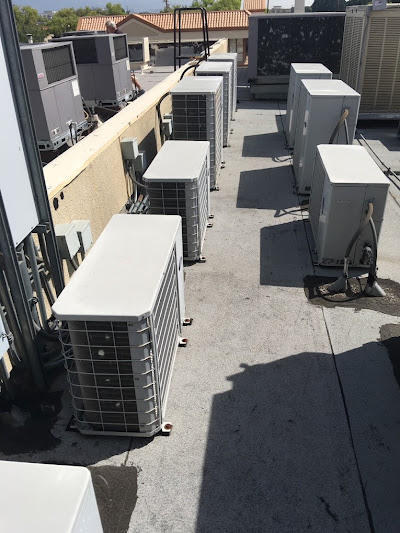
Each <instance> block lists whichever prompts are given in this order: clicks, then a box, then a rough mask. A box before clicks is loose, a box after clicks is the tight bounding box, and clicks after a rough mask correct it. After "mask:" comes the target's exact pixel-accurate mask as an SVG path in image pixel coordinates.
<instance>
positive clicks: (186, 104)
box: [171, 76, 223, 190]
mask: <svg viewBox="0 0 400 533" xmlns="http://www.w3.org/2000/svg"><path fill="white" fill-rule="evenodd" d="M222 83H223V78H222V76H213V77H211V76H207V77H205V76H195V77H193V76H190V77H187V78H183V80H182V81H180V82H179V83H178V84H177V85H175V87H174V88H173V89H172V90H171V96H172V113H173V121H174V129H173V136H174V139H175V140H178V141H179V140H181V141H183V140H185V141H209V143H210V189H211V190H214V189H216V188H217V184H218V177H219V173H220V170H221V163H222V143H223V108H222V103H223V87H222ZM177 164H178V162H177Z"/></svg>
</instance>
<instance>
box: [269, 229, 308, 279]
mask: <svg viewBox="0 0 400 533" xmlns="http://www.w3.org/2000/svg"><path fill="white" fill-rule="evenodd" d="M312 272H313V269H312V261H311V256H310V252H309V249H308V243H307V237H306V232H305V228H304V224H303V221H302V220H295V221H292V222H288V223H283V224H276V225H273V226H266V227H264V228H261V231H260V284H261V285H272V286H278V287H303V285H304V282H303V279H304V278H305V276H306V275H307V274H312Z"/></svg>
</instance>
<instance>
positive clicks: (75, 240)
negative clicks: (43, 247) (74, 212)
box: [54, 223, 81, 260]
mask: <svg viewBox="0 0 400 533" xmlns="http://www.w3.org/2000/svg"><path fill="white" fill-rule="evenodd" d="M54 229H55V233H56V240H57V246H58V251H59V252H60V257H61V259H67V260H70V259H73V258H74V257H75V256H76V254H77V253H78V252H79V249H80V247H81V243H80V242H79V237H78V233H77V231H76V227H75V224H73V223H71V224H57V226H55V228H54Z"/></svg>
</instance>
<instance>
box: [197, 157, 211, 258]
mask: <svg viewBox="0 0 400 533" xmlns="http://www.w3.org/2000/svg"><path fill="white" fill-rule="evenodd" d="M208 172H209V171H208V160H207V158H206V159H205V160H204V163H203V167H202V169H201V172H200V176H199V179H198V180H197V186H198V192H197V194H198V204H199V237H200V250H199V251H200V252H201V251H202V248H203V242H204V237H205V234H206V228H207V221H208V212H209V206H208V179H209V178H208Z"/></svg>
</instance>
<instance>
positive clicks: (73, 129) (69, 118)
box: [21, 43, 87, 151]
mask: <svg viewBox="0 0 400 533" xmlns="http://www.w3.org/2000/svg"><path fill="white" fill-rule="evenodd" d="M21 56H22V62H23V67H24V73H25V80H26V84H27V88H28V95H29V102H30V105H31V110H32V115H33V122H34V127H35V132H36V138H37V142H38V146H39V149H40V150H42V151H49V150H56V149H57V148H59V147H60V146H62V145H63V144H65V143H66V142H67V141H68V140H69V139H70V138H71V134H72V136H73V137H75V135H77V134H78V133H80V132H81V131H83V130H84V129H85V128H86V127H87V122H86V119H85V114H84V111H83V106H82V97H81V93H80V91H79V84H78V77H77V72H76V65H75V60H74V54H73V52H72V46H71V44H70V43H48V44H46V43H40V44H26V45H23V46H21Z"/></svg>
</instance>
